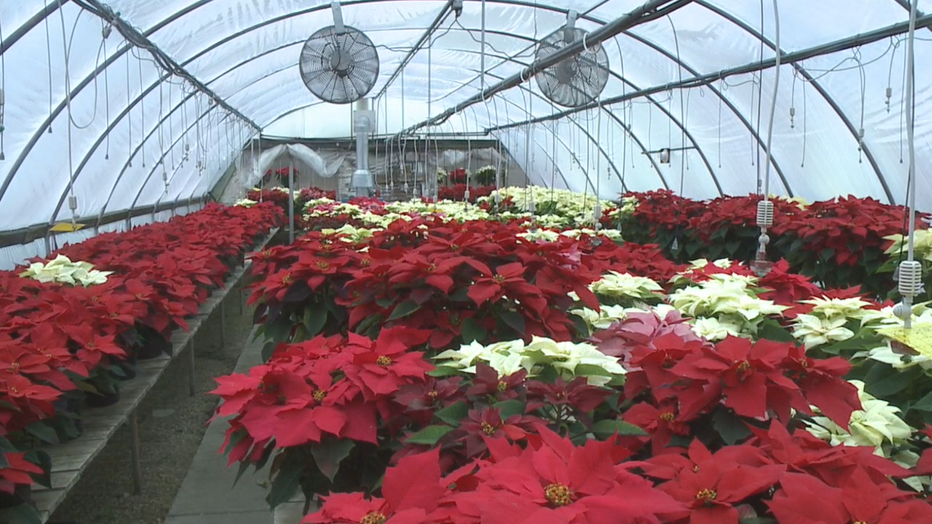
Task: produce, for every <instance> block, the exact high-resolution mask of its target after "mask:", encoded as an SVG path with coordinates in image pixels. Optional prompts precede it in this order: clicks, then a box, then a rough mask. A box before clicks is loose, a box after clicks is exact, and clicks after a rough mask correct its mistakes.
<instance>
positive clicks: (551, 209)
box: [480, 186, 616, 227]
mask: <svg viewBox="0 0 932 524" xmlns="http://www.w3.org/2000/svg"><path fill="white" fill-rule="evenodd" d="M496 195H497V196H498V197H501V199H502V200H505V199H506V198H508V197H511V199H512V201H513V202H514V205H515V207H516V208H517V209H518V210H519V211H521V212H524V213H528V212H530V208H531V202H533V203H534V208H535V215H539V216H538V222H539V223H540V225H542V226H544V227H552V226H567V225H570V226H573V225H579V224H593V223H594V222H595V221H594V216H593V213H594V209H595V203H596V198H595V196H593V195H585V194H582V193H576V192H573V191H569V190H566V189H548V188H544V187H538V186H529V187H527V188H524V187H505V188H501V189H499V190H498V191H496V192H494V193H492V195H490V196H488V197H484V198H483V199H480V201H482V200H485V201H489V202H493V201H495V198H496ZM600 207H601V209H602V210H603V211H604V210H612V209H615V207H616V206H615V204H614V203H613V202H610V201H607V200H603V201H601V203H600ZM547 215H555V217H553V218H545V217H546V216H547Z"/></svg>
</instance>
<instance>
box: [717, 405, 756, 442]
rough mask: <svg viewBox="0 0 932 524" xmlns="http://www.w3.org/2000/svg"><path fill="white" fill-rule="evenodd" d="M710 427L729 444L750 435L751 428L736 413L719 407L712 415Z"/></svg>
mask: <svg viewBox="0 0 932 524" xmlns="http://www.w3.org/2000/svg"><path fill="white" fill-rule="evenodd" d="M712 427H713V428H715V431H717V432H718V434H719V435H721V437H722V440H724V441H725V443H726V444H728V445H729V446H732V445H734V444H735V443H736V442H739V441H742V440H744V439H746V438H748V437H750V436H751V430H749V429H748V426H747V424H745V423H744V421H743V420H741V419H740V418H739V417H738V416H737V415H735V414H734V412H732V411H731V410H728V409H719V410H718V411H716V412H715V415H713V416H712Z"/></svg>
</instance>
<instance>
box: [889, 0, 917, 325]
mask: <svg viewBox="0 0 932 524" xmlns="http://www.w3.org/2000/svg"><path fill="white" fill-rule="evenodd" d="M918 3H919V1H918V0H910V2H909V4H910V9H909V36H908V39H907V42H906V57H907V58H906V142H907V149H908V159H909V164H908V171H907V172H908V173H909V179H908V182H907V192H908V195H909V200H908V203H907V207H906V212H907V213H909V229H908V230H907V235H908V240H907V251H906V260H905V261H903V262H900V265H899V283H898V284H899V285H898V290H899V292H900V295H901V296H902V297H903V300H902V302H900V303H899V304H897V305H896V306H895V307H894V308H893V314H894V315H896V316H897V317H898V318H900V319H901V320H903V327H904V328H906V329H910V328H911V327H912V311H913V308H912V304H913V298H915V297H916V296H917V295H918V294H919V293H920V292H921V291H922V264H921V263H920V262H919V261H917V260H916V259H915V255H916V253H915V240H916V142H915V139H916V136H915V125H916V121H915V119H916V114H915V109H916V107H915V103H916V91H915V88H916V85H915V82H916V78H915V74H916V70H915V67H916V65H915V64H916V55H915V38H916V11H917V4H918Z"/></svg>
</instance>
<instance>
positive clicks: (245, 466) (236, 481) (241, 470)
mask: <svg viewBox="0 0 932 524" xmlns="http://www.w3.org/2000/svg"><path fill="white" fill-rule="evenodd" d="M249 466H252V462H249V461H248V460H244V461H242V462H240V463H239V469H237V470H236V478H235V479H233V487H234V488H235V487H236V485H237V484H239V479H241V478H242V477H243V474H244V473H246V471H247V470H249Z"/></svg>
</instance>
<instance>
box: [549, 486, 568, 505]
mask: <svg viewBox="0 0 932 524" xmlns="http://www.w3.org/2000/svg"><path fill="white" fill-rule="evenodd" d="M544 497H546V498H547V502H549V503H550V504H552V505H554V506H566V505H568V504H570V503H572V502H573V492H572V491H571V490H570V488H568V487H566V486H564V485H563V484H550V485H548V486H547V487H545V488H544Z"/></svg>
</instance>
